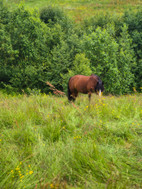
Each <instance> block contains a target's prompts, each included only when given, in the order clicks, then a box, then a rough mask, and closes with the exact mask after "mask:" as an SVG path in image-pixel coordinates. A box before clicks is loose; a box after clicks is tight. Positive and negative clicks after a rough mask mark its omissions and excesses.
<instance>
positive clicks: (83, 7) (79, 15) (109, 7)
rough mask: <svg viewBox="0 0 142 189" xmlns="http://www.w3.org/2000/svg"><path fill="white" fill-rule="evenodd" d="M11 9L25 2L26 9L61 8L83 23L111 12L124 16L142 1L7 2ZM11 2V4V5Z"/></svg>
mask: <svg viewBox="0 0 142 189" xmlns="http://www.w3.org/2000/svg"><path fill="white" fill-rule="evenodd" d="M6 2H7V4H9V5H10V7H15V6H16V5H17V4H19V3H21V2H23V4H24V5H25V6H26V7H29V8H31V7H32V8H37V9H39V10H40V9H41V8H43V7H46V6H49V5H52V6H60V7H62V8H63V10H64V11H65V12H66V13H67V14H68V15H69V16H71V17H72V18H74V19H75V20H77V21H81V20H82V19H84V18H88V17H91V16H92V15H100V14H106V13H108V12H111V13H112V14H122V13H123V12H124V10H126V9H129V8H131V9H134V10H135V9H136V8H138V7H140V6H142V1H140V0H95V1H94V0H88V1H87V0H41V1H39V0H25V1H21V0H10V1H9V0H7V1H6ZM9 2H10V3H9Z"/></svg>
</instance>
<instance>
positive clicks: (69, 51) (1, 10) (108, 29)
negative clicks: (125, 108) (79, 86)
mask: <svg viewBox="0 0 142 189" xmlns="http://www.w3.org/2000/svg"><path fill="white" fill-rule="evenodd" d="M91 73H94V74H97V75H98V76H100V78H101V79H102V80H103V82H104V86H105V92H106V93H112V94H127V93H130V92H132V91H133V87H135V88H136V90H137V91H140V90H141V87H142V86H141V81H142V9H138V10H137V11H136V12H132V11H131V10H129V11H127V12H125V13H124V14H123V15H122V16H116V15H110V14H107V15H100V16H98V17H95V16H94V17H92V18H91V19H86V20H84V21H83V22H82V23H81V24H78V23H75V22H73V20H71V19H70V18H69V17H68V16H67V15H66V14H65V13H64V12H63V10H62V9H60V8H57V7H52V6H49V7H46V8H44V9H42V10H41V11H39V12H38V11H37V10H32V9H29V10H27V9H25V7H24V6H22V5H21V6H18V7H17V8H16V9H14V10H10V9H9V8H7V7H6V6H4V4H3V2H2V1H1V2H0V88H5V89H6V90H8V91H18V92H21V91H25V92H30V91H39V90H40V91H41V92H46V93H48V92H49V88H48V86H47V85H46V84H45V82H46V81H49V82H51V83H52V84H53V85H54V86H55V87H56V88H57V89H59V90H64V91H66V89H67V83H68V79H69V77H71V76H72V75H75V74H84V75H90V74H91Z"/></svg>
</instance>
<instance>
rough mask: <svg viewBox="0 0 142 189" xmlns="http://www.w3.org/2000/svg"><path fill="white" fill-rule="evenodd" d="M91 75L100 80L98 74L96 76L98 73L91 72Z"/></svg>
mask: <svg viewBox="0 0 142 189" xmlns="http://www.w3.org/2000/svg"><path fill="white" fill-rule="evenodd" d="M91 76H94V77H96V78H97V79H98V81H101V79H100V78H99V76H98V75H95V74H91Z"/></svg>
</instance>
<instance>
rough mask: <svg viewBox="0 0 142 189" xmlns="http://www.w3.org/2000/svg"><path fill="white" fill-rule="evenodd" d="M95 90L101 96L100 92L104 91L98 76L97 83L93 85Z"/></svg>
mask: <svg viewBox="0 0 142 189" xmlns="http://www.w3.org/2000/svg"><path fill="white" fill-rule="evenodd" d="M95 91H96V92H97V93H98V94H99V96H101V94H102V92H103V91H104V85H103V82H102V80H101V79H100V78H99V77H98V81H97V85H96V87H95Z"/></svg>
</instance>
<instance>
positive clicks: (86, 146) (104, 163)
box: [0, 92, 142, 189]
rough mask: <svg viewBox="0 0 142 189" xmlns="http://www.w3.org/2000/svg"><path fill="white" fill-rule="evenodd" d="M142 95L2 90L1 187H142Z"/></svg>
mask: <svg viewBox="0 0 142 189" xmlns="http://www.w3.org/2000/svg"><path fill="white" fill-rule="evenodd" d="M141 97H142V95H141V94H134V95H127V96H121V97H115V96H104V97H102V98H99V97H98V96H96V95H94V96H93V98H92V101H91V104H90V105H89V104H88V98H87V96H85V95H84V96H80V97H79V98H78V99H77V100H76V102H75V104H70V103H68V101H67V98H66V97H56V96H52V95H45V94H41V95H31V96H26V95H16V96H11V95H6V94H3V93H2V92H0V153H1V155H0V162H1V164H0V188H2V189H5V188H6V189H7V188H8V189H9V188H12V189H23V188H27V189H37V188H40V189H47V188H56V189H57V188H71V189H73V188H92V189H95V188H96V189H98V188H99V189H101V188H141V186H142V178H141V175H142V148H141V144H142V127H141V125H142V109H141V107H142V98H141Z"/></svg>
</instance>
